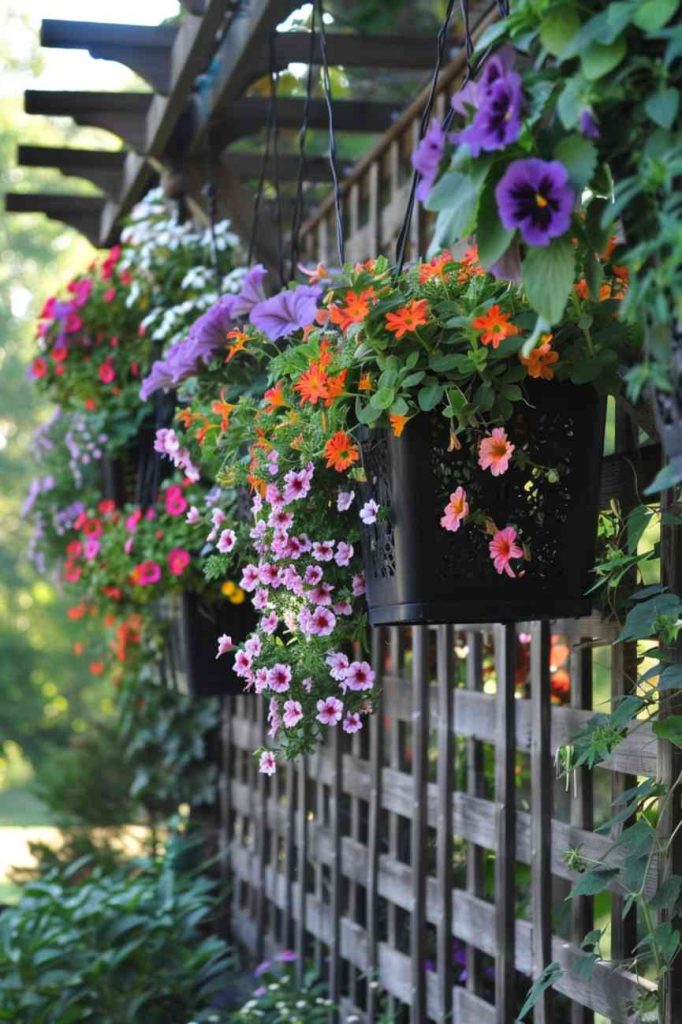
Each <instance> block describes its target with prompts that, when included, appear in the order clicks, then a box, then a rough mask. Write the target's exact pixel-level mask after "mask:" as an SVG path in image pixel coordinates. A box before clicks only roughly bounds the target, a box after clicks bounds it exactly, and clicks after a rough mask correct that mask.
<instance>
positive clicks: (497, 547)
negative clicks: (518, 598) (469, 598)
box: [488, 526, 523, 579]
mask: <svg viewBox="0 0 682 1024" xmlns="http://www.w3.org/2000/svg"><path fill="white" fill-rule="evenodd" d="M516 537H517V533H516V530H515V529H514V527H513V526H505V528H504V529H503V530H498V531H497V533H496V534H495V535H494V537H493V539H492V540H491V541H490V544H489V545H488V547H489V549H490V557H491V558H492V560H493V565H494V566H495V568H496V569H497V571H498V572H499V573H503V572H504V573H506V574H507V576H511V577H512V579H514V578H515V577H516V573H515V572H514V570H513V569H512V567H511V565H510V564H509V563H510V561H511V559H512V558H523V548H522V547H521V546H520V545H519V544H516V543H515V541H516Z"/></svg>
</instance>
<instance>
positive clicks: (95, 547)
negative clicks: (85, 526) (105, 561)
mask: <svg viewBox="0 0 682 1024" xmlns="http://www.w3.org/2000/svg"><path fill="white" fill-rule="evenodd" d="M99 550H100V543H99V541H98V540H97V538H96V537H88V538H87V540H86V541H85V549H84V555H85V561H86V562H91V561H92V560H93V558H97V556H98V554H99Z"/></svg>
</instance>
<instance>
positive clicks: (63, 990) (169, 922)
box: [0, 861, 231, 1024]
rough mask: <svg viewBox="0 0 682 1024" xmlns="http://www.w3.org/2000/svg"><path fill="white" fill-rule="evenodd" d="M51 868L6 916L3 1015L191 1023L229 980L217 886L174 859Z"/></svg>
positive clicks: (48, 1021) (29, 1022)
mask: <svg viewBox="0 0 682 1024" xmlns="http://www.w3.org/2000/svg"><path fill="white" fill-rule="evenodd" d="M80 867H81V863H80V862H78V861H76V862H75V863H74V864H73V865H71V867H70V868H68V869H66V870H65V871H64V870H53V871H51V872H48V873H47V874H46V875H45V876H44V877H43V878H42V879H41V880H40V881H37V882H33V883H30V884H28V885H27V886H26V888H25V891H24V895H23V897H22V899H21V901H20V902H19V903H18V904H17V906H16V907H15V908H13V909H11V910H6V911H5V912H4V913H3V914H2V915H0V1020H3V1021H11V1022H12V1024H19V1022H21V1024H81V1022H89V1021H97V1022H99V1024H140V1022H141V1021H144V1022H145V1024H184V1022H185V1021H187V1020H188V1019H189V1017H190V1016H191V1015H192V1014H193V1013H200V1012H203V1011H205V1010H207V1009H208V1008H209V1007H210V1005H211V1001H212V999H213V997H214V996H215V994H216V992H217V991H219V990H220V989H221V988H222V987H224V985H225V979H226V974H227V971H228V969H229V968H230V966H231V960H230V957H229V954H228V951H227V947H226V946H225V943H224V942H223V941H222V940H221V939H218V938H216V937H215V936H211V937H208V936H206V935H205V934H204V925H205V924H206V923H207V921H208V918H209V917H210V914H211V911H212V908H213V904H214V901H213V895H212V892H211V889H212V883H211V882H209V881H208V880H207V879H205V878H200V877H196V876H191V875H187V874H184V873H182V874H178V873H176V872H174V871H173V869H172V868H171V867H170V866H169V865H168V864H146V865H144V866H142V867H140V869H139V870H138V872H137V873H134V872H131V871H130V869H128V870H127V871H122V870H117V871H115V872H114V873H112V874H109V875H107V874H105V873H103V872H101V871H97V872H95V873H93V875H92V876H91V878H90V879H88V880H87V881H86V882H84V883H81V884H76V885H73V884H71V881H72V875H73V874H74V873H77V872H78V871H79V870H80Z"/></svg>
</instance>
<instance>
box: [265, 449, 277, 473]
mask: <svg viewBox="0 0 682 1024" xmlns="http://www.w3.org/2000/svg"><path fill="white" fill-rule="evenodd" d="M265 461H266V462H267V464H268V473H269V474H270V476H277V470H278V463H279V452H276V451H273V452H268V454H267V455H266V457H265Z"/></svg>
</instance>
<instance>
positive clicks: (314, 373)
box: [294, 363, 329, 405]
mask: <svg viewBox="0 0 682 1024" xmlns="http://www.w3.org/2000/svg"><path fill="white" fill-rule="evenodd" d="M328 388H329V377H328V376H327V374H326V373H325V371H324V370H323V369H322V367H321V366H320V364H319V363H311V364H310V368H309V369H308V370H306V371H305V373H302V374H301V376H300V377H299V378H298V380H297V381H296V383H295V384H294V391H298V393H299V395H300V396H301V405H304V404H305V402H310V404H311V405H317V403H318V402H319V401H320V400H323V399H325V398H327V397H328V395H329V390H328Z"/></svg>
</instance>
